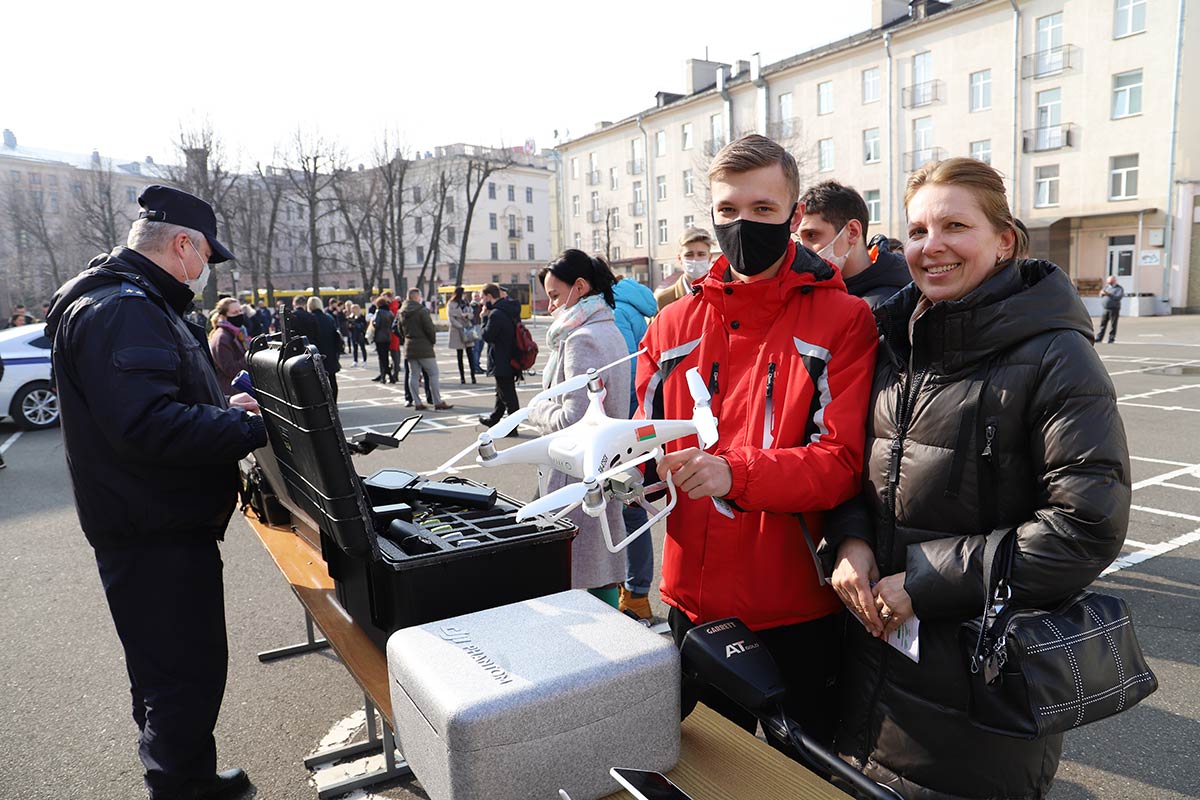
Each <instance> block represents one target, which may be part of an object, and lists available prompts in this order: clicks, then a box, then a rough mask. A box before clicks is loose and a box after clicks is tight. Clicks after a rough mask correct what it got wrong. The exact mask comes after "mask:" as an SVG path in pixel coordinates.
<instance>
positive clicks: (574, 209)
mask: <svg viewBox="0 0 1200 800" xmlns="http://www.w3.org/2000/svg"><path fill="white" fill-rule="evenodd" d="M581 208H582V206H581V205H580V203H579V195H577V194H573V195H571V216H572V217H578V216H579V212H580V209H581Z"/></svg>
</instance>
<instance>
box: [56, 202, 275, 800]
mask: <svg viewBox="0 0 1200 800" xmlns="http://www.w3.org/2000/svg"><path fill="white" fill-rule="evenodd" d="M138 203H139V204H140V205H141V206H142V208H143V211H142V212H141V214H140V215H139V218H138V219H137V220H136V221H134V223H133V225H132V227H131V229H130V232H129V239H128V246H127V247H117V248H116V249H114V250H113V251H112V252H111V253H108V254H102V255H99V256H97V257H96V258H94V259H92V261H91V263H90V264H89V265H88V268H87V269H86V270H84V271H83V272H81V273H80V274H79V275H77V276H76V277H75V278H73V279H72V280H70V281H68V282H67V283H66V284H65V285H64V286H62V288H60V289H59V290H58V292H57V294H56V295H55V297H54V301H53V305H52V308H51V310H50V315H49V317H48V319H47V327H46V332H47V334H49V335H50V336H52V337H53V339H54V350H53V360H54V361H53V364H54V373H55V377H56V378H57V381H58V399H59V405H60V409H61V414H62V430H63V441H64V443H65V445H66V456H67V465H68V467H69V468H70V473H71V481H72V484H73V486H74V490H75V505H76V509H77V510H78V513H79V521H80V525H81V527H82V528H83V532H84V535H85V536H87V539H88V542H89V543H90V544H91V545H92V547H93V548H94V549H95V554H96V563H97V565H98V567H99V571H100V579H101V582H102V583H103V585H104V592H105V595H106V597H107V598H108V605H109V609H110V610H111V612H112V617H113V622H114V623H115V624H116V629H117V635H118V636H119V637H120V639H121V645H122V646H123V647H124V650H125V660H126V667H127V669H128V672H129V680H130V687H131V691H132V694H133V718H134V720H135V721H136V722H137V725H138V728H139V730H140V731H141V735H140V737H139V750H138V752H139V755H140V757H141V759H142V763H143V764H144V765H145V780H146V786H147V788H148V789H149V791H150V797H151V798H152V800H175V799H177V798H185V799H186V800H197V799H198V798H206V799H208V800H215V798H232V797H235V796H237V795H239V794H241V793H242V792H243V791H244V790H245V789H246V788H247V787H248V786H249V780H248V779H247V777H246V774H245V773H244V772H242V771H241V770H240V769H232V770H226V771H224V772H221V773H218V772H217V767H216V758H217V754H216V743H215V741H214V739H213V728H214V726H215V724H216V721H217V714H218V711H219V710H220V706H221V698H222V696H223V695H224V692H225V675H226V670H227V665H228V647H227V644H226V636H225V610H224V593H223V585H222V579H221V570H222V564H221V554H220V551H219V549H218V546H217V542H218V541H219V540H221V539H223V538H224V535H225V528H226V526H227V525H228V523H229V520H230V517H231V516H232V514H233V510H234V506H235V502H236V496H237V487H238V469H237V461H238V459H239V458H241V457H243V456H245V455H246V454H247V453H249V452H250V451H251V450H254V449H255V448H258V447H261V446H263V445H265V444H266V441H267V436H266V430H265V427H264V425H263V421H262V418H261V417H260V416H259V415H258V414H257V413H256V412H257V411H258V406H257V404H256V403H255V402H254V400H253V399H252V398H250V397H248V396H247V395H244V394H242V395H234V396H233V397H231V398H230V399H229V401H228V403H227V402H226V400H225V399H224V396H223V395H222V393H221V387H220V386H219V385H218V383H217V376H216V372H215V370H214V368H213V364H212V360H211V356H210V354H209V349H208V343H207V341H206V340H205V337H204V331H203V329H201V328H200V327H199V326H197V325H194V324H192V323H189V322H187V321H186V320H185V319H184V317H183V314H184V310H185V309H186V308H187V306H188V304H189V302H191V300H192V297H193V294H198V293H199V292H200V291H201V289H202V287H203V286H204V282H205V281H206V280H207V277H208V265H209V264H210V263H218V262H221V261H226V260H227V259H230V258H233V254H232V253H230V252H229V250H227V249H226V248H225V247H224V246H223V245H222V244H221V243H220V242H218V241H217V237H216V230H217V226H216V217H215V215H214V214H213V210H212V207H211V206H209V205H208V203H205V202H204V201H203V200H201V199H199V198H197V197H193V196H192V195H190V194H187V193H186V192H181V191H178V190H176V189H171V188H167V187H165V186H148V187H146V189H145V190H144V191H143V192H142V194H141V196H140V197H139V198H138Z"/></svg>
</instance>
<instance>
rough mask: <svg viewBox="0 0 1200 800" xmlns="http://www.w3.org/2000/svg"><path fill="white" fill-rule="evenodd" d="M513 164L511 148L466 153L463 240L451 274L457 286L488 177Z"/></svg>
mask: <svg viewBox="0 0 1200 800" xmlns="http://www.w3.org/2000/svg"><path fill="white" fill-rule="evenodd" d="M512 165H513V155H512V151H511V150H503V149H501V150H489V149H484V148H475V150H474V152H473V153H472V152H468V153H467V154H466V162H465V164H463V167H462V189H463V196H464V197H465V198H466V205H465V207H464V208H463V225H462V242H461V245H460V246H459V250H458V264H457V265H456V266H455V268H454V269H453V270H452V274H451V276H450V277H451V278H452V279H453V281H454V285H455V286H458V285H460V284H461V283H462V271H463V268H464V267H465V266H466V264H467V241H468V239H469V237H470V233H471V219H472V218H473V217H474V216H475V204H476V203H478V202H479V193H480V192H481V191H482V190H483V187H484V184H486V183H487V180H488V178H490V177H491V176H492V175H494V174H495V173H497V172H503V171H504V170H506V169H508V168H509V167H511V166H512Z"/></svg>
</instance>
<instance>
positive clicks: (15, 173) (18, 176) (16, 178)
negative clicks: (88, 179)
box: [8, 169, 78, 185]
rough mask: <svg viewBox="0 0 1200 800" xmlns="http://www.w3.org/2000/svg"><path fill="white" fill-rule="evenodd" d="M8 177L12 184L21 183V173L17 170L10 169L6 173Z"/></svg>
mask: <svg viewBox="0 0 1200 800" xmlns="http://www.w3.org/2000/svg"><path fill="white" fill-rule="evenodd" d="M8 176H9V177H10V178H12V180H13V183H20V182H21V173H20V172H18V171H17V170H15V169H10V170H9V171H8ZM76 185H78V184H76Z"/></svg>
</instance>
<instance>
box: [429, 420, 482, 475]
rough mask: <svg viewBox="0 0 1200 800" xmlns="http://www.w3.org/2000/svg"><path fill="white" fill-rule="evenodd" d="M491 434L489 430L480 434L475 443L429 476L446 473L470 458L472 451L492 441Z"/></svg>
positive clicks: (456, 454)
mask: <svg viewBox="0 0 1200 800" xmlns="http://www.w3.org/2000/svg"><path fill="white" fill-rule="evenodd" d="M490 433H491V431H490V430H489V431H484V432H483V433H481V434H479V436H478V437H476V439H475V441H473V442H471V443H470V444H469V445H467V446H466V447H464V448H463V449H462V450H459V451H458V452H457V453H455V454H454V455H452V456H451V457H450V459H449V460H448V461H447V462H446V463H445V464H442V465H441V466H440V467H438V468H437V469H435V470H433V472H430V473H429V474H430V475H435V474H437V473H439V472H445V471H446V470H448V469H450V468H451V467H453V466H454V465H455V464H457V463H458V462H459V461H462V460H463V459H464V458H466V457H467V456H469V455H470V454H471V451H472V450H478V449H479V448H480V447H483V445H484V444H485V443H487V442H489V441H491V436H490Z"/></svg>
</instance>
